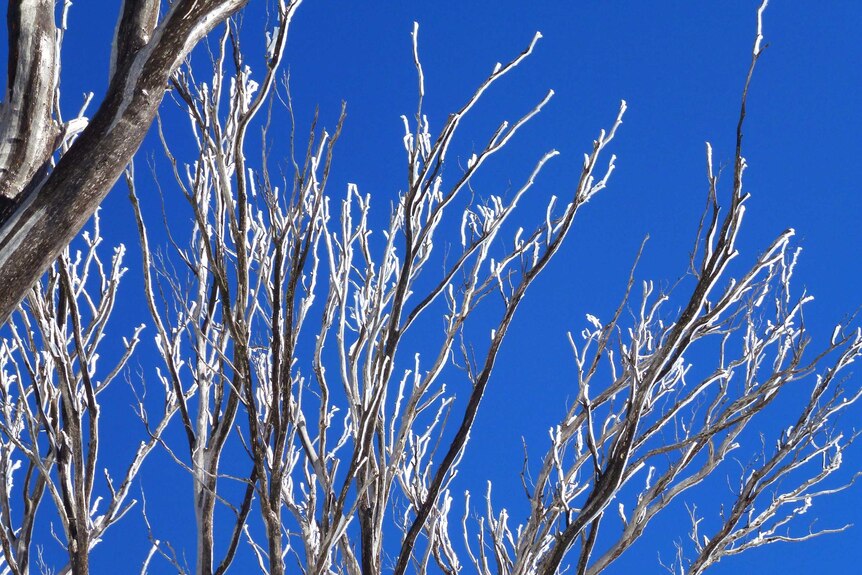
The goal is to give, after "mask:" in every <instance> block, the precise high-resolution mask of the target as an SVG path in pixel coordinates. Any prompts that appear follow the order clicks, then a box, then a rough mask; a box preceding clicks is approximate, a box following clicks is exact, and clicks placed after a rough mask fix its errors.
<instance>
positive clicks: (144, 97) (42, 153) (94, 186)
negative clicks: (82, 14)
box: [0, 0, 248, 323]
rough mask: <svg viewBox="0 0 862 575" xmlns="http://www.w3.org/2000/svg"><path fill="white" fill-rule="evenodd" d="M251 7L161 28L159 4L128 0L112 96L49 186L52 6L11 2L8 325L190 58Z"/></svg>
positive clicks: (182, 8) (2, 232)
mask: <svg viewBox="0 0 862 575" xmlns="http://www.w3.org/2000/svg"><path fill="white" fill-rule="evenodd" d="M247 2H248V0H197V1H195V0H179V1H177V2H175V3H174V4H173V6H171V8H170V11H169V12H168V13H167V15H166V16H165V17H164V18H163V20H162V21H161V23H159V24H158V25H156V20H157V13H158V4H159V3H158V2H157V0H126V2H124V3H123V6H122V11H121V14H120V20H119V23H118V25H117V34H116V38H115V40H114V45H113V48H112V57H111V62H112V70H111V72H112V76H111V82H110V85H109V87H108V91H107V94H106V95H105V98H104V100H103V101H102V104H101V106H100V107H99V110H98V111H97V112H96V114H95V116H94V117H93V119H92V121H91V122H90V123H89V125H88V126H87V128H86V129H85V130H84V131H83V132H82V133H81V135H80V136H79V137H78V139H77V140H76V141H75V143H74V144H73V145H72V146H71V148H70V149H69V150H68V152H67V153H66V154H64V155H63V157H62V158H61V159H60V161H59V162H58V163H57V166H56V167H55V168H54V170H53V171H51V172H50V174H48V175H47V178H46V179H45V181H44V183H41V179H42V177H43V176H44V174H43V173H42V172H44V171H46V170H40V169H39V168H40V167H42V166H47V163H46V162H47V161H48V160H50V156H51V154H52V153H53V152H54V150H55V149H56V147H57V146H58V145H59V142H58V135H62V129H61V128H59V127H57V126H55V125H54V124H53V120H52V119H51V112H52V108H51V107H52V105H53V92H54V84H53V83H52V82H55V81H56V80H55V78H56V76H57V73H58V71H59V66H60V63H59V60H58V59H57V57H56V50H54V49H52V48H51V46H56V44H53V45H52V44H51V40H50V39H51V38H55V37H56V28H55V24H54V18H53V11H54V6H53V4H54V3H53V2H52V1H50V0H13V1H12V2H11V3H10V5H9V9H8V20H9V28H10V34H9V40H10V44H11V45H10V70H11V69H12V67H13V66H12V65H11V64H13V63H14V66H15V73H14V77H13V75H12V73H11V72H10V79H12V80H14V81H10V84H9V85H10V87H11V88H10V94H7V102H5V103H4V105H3V111H2V113H3V115H2V125H0V323H3V322H5V321H6V320H7V319H8V317H9V315H10V314H11V313H12V310H14V309H15V307H16V306H17V305H18V303H19V302H20V301H21V299H22V298H23V296H24V294H25V293H26V292H27V290H28V289H29V288H30V286H32V285H33V283H34V282H36V281H37V280H38V278H39V277H40V276H41V274H42V273H43V272H44V270H45V269H46V268H47V267H48V266H49V265H50V263H51V262H52V261H54V259H56V257H57V256H58V254H59V253H60V251H61V250H62V249H63V247H64V246H66V245H67V244H68V243H69V242H70V241H71V240H72V239H73V238H74V237H75V235H76V234H77V233H78V231H79V230H80V229H81V227H82V226H83V225H84V223H85V222H86V221H87V220H88V219H89V218H90V216H92V214H93V212H94V211H95V210H96V208H97V207H98V205H99V204H100V203H101V201H102V200H103V199H104V197H105V196H106V195H107V193H108V191H109V190H110V189H111V187H112V186H113V185H114V182H116V181H117V179H118V178H119V177H120V175H121V174H122V172H123V170H124V169H125V167H126V165H127V164H128V162H129V161H130V160H131V158H132V156H133V155H134V153H135V151H137V149H138V147H139V146H140V144H141V142H142V141H143V139H144V136H145V135H146V133H147V131H148V130H149V127H150V124H151V123H152V121H153V118H154V117H155V114H156V111H157V109H158V106H159V104H160V103H161V100H162V97H163V96H164V92H165V87H166V86H167V83H168V80H169V78H170V75H171V74H172V73H173V71H174V70H175V69H176V68H177V66H179V64H180V63H181V62H182V60H183V58H185V57H186V55H188V53H189V52H190V51H191V49H192V48H193V47H194V46H195V44H197V42H198V41H199V40H201V39H202V38H203V37H204V36H205V35H206V34H207V33H208V32H209V31H210V30H211V29H212V28H213V27H214V26H216V25H217V24H219V23H220V22H222V21H224V20H225V19H226V18H227V17H228V16H230V15H231V14H233V13H234V12H236V11H237V10H238V9H240V8H241V7H242V6H244V5H245V4H246V3H247ZM55 42H56V40H55ZM34 45H38V46H39V49H36V50H34V49H33V46H34ZM28 86H31V87H35V88H38V89H35V88H34V89H28ZM16 98H17V100H16ZM16 102H17V103H16ZM49 140H50V142H49ZM40 183H41V185H40Z"/></svg>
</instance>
